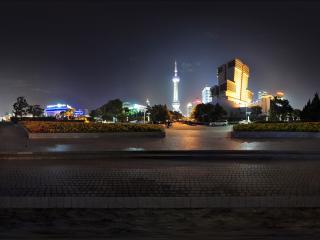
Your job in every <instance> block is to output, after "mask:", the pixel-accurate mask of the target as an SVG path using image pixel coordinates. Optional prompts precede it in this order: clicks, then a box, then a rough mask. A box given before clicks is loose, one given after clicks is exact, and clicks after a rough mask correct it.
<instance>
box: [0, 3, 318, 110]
mask: <svg viewBox="0 0 320 240" xmlns="http://www.w3.org/2000/svg"><path fill="white" fill-rule="evenodd" d="M35 2H37V3H36V4H35ZM226 6H228V12H227V13H225V14H224V15H223V14H222V13H221V14H220V13H219V11H220V10H221V9H224V8H225V7H226ZM284 9H285V11H283V10H284ZM241 10H244V11H246V12H247V14H246V15H245V16H243V15H242V14H240V13H241ZM318 10H319V5H318V4H316V3H310V4H309V5H304V4H303V3H294V4H293V3H288V2H284V1H282V2H280V3H275V2H271V3H266V2H265V3H263V4H262V3H261V4H256V3H254V2H252V1H249V2H245V3H241V4H240V3H234V4H232V5H231V4H230V3H229V4H224V3H222V2H215V3H208V2H200V3H196V2H193V1H190V2H188V3H186V4H184V3H180V2H178V1H174V2H173V3H168V2H158V3H154V4H153V3H152V4H151V3H149V4H148V3H146V2H143V1H142V2H141V3H140V4H138V5H135V4H128V5H122V4H121V3H119V4H118V3H112V4H107V3H101V2H98V1H96V2H94V1H93V2H92V3H89V2H87V1H81V4H79V5H78V6H77V8H73V5H72V3H71V2H70V1H66V2H64V3H62V2H59V3H57V2H54V1H49V2H46V3H41V2H40V1H39V2H38V1H31V2H29V3H24V4H20V5H15V4H14V1H5V2H3V3H1V4H0V12H1V14H0V20H1V21H0V28H1V29H2V38H1V39H0V50H1V53H2V54H1V56H0V83H1V89H0V114H1V115H2V114H4V113H5V112H8V111H11V109H12V103H13V102H14V101H15V100H16V98H17V97H18V96H26V97H27V99H28V101H29V102H30V103H33V104H35V103H39V104H42V105H45V104H54V103H57V102H65V103H70V104H71V105H72V106H75V107H77V108H88V109H95V108H97V107H99V106H100V105H101V104H103V103H105V102H107V101H108V100H110V99H114V98H120V99H123V101H128V100H129V101H136V102H140V103H144V102H145V99H146V98H149V99H150V100H151V101H152V103H153V104H156V103H162V104H167V105H168V106H171V101H172V82H171V81H169V80H170V79H171V78H172V62H173V61H174V60H175V59H176V60H177V61H178V62H179V65H180V68H179V76H180V77H181V79H182V83H181V84H180V86H179V92H180V93H181V94H180V96H181V98H180V99H179V100H180V102H181V108H182V109H183V108H184V107H185V106H186V104H187V102H190V101H192V100H193V99H195V98H196V97H201V90H202V89H203V87H204V86H205V85H209V86H213V85H215V84H216V83H217V79H216V69H217V67H218V66H219V65H221V64H222V63H224V62H227V61H229V60H230V59H233V58H237V57H239V58H241V59H242V60H243V61H244V62H245V63H246V64H248V66H250V70H251V74H250V75H251V76H250V79H251V80H250V84H249V88H250V89H251V90H252V91H253V92H254V93H255V94H257V92H258V91H259V90H266V91H268V92H276V91H277V90H283V91H285V93H286V96H287V98H288V99H289V100H290V103H291V104H292V105H293V106H294V107H295V108H296V107H298V108H302V107H303V106H304V104H305V103H306V102H307V100H308V99H309V98H311V97H312V96H313V94H314V93H315V92H317V91H319V89H320V82H319V81H318V79H317V77H318V73H317V67H316V66H317V65H316V63H317V56H318V55H319V50H318V49H316V48H313V46H316V44H317V42H318V41H319V34H317V33H318V32H317V31H318V30H317V23H318V22H319V19H318V17H317V11H318ZM70 11H72V13H73V15H72V17H70V16H69V12H70ZM177 12H179V18H178V19H176V13H177ZM212 12H214V13H215V14H212ZM155 13H157V14H155ZM271 13H272V14H271ZM258 16H259V17H258ZM253 19H258V20H257V21H252V20H253ZM270 19H272V20H273V22H274V21H277V23H278V24H277V25H276V26H275V25H274V24H273V22H272V21H271V22H270ZM40 20H41V21H40ZM234 20H236V21H237V22H238V23H239V24H234ZM239 26H242V27H240V28H239ZM302 33H303V34H302ZM235 36H236V38H235ZM180 96H179V97H180ZM255 97H256V96H255Z"/></svg>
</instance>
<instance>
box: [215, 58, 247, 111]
mask: <svg viewBox="0 0 320 240" xmlns="http://www.w3.org/2000/svg"><path fill="white" fill-rule="evenodd" d="M249 73H250V72H249V67H248V66H247V65H246V64H244V63H243V62H242V61H241V60H240V59H238V58H236V59H234V60H232V61H230V62H228V63H226V64H223V65H221V66H220V67H218V73H217V78H218V85H216V86H214V87H213V88H212V93H213V97H214V98H215V99H216V100H218V101H217V102H220V103H221V102H223V101H224V102H225V103H227V104H229V105H230V106H231V107H233V108H237V107H248V106H250V104H251V103H252V98H253V93H252V92H251V91H250V90H248V82H249Z"/></svg>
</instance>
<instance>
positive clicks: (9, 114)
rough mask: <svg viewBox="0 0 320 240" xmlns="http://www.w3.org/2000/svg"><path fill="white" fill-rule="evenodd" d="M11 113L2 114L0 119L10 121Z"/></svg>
mask: <svg viewBox="0 0 320 240" xmlns="http://www.w3.org/2000/svg"><path fill="white" fill-rule="evenodd" d="M11 117H13V115H12V114H11V113H6V114H4V115H3V116H2V117H1V118H0V119H1V121H2V122H10V121H11Z"/></svg>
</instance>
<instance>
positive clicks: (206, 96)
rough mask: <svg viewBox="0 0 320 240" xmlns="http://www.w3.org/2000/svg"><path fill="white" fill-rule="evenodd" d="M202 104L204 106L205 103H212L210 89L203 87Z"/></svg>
mask: <svg viewBox="0 0 320 240" xmlns="http://www.w3.org/2000/svg"><path fill="white" fill-rule="evenodd" d="M201 96H202V103H204V104H206V103H211V102H212V96H211V89H210V87H207V86H206V87H205V88H204V89H203V90H202V94H201Z"/></svg>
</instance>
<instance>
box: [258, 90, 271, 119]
mask: <svg viewBox="0 0 320 240" xmlns="http://www.w3.org/2000/svg"><path fill="white" fill-rule="evenodd" d="M272 99H273V96H272V95H270V94H265V95H263V96H261V98H260V99H259V100H258V104H259V106H260V107H261V112H262V114H264V115H267V116H268V115H269V110H270V103H271V100H272Z"/></svg>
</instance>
